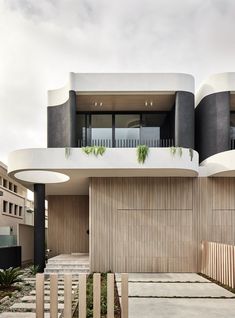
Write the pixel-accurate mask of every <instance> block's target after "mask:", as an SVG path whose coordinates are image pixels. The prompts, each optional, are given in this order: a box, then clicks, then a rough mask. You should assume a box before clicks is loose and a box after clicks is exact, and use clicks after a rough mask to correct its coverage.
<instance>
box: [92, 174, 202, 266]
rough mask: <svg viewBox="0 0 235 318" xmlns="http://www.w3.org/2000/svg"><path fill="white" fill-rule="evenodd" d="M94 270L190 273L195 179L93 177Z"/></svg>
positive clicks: (192, 256)
mask: <svg viewBox="0 0 235 318" xmlns="http://www.w3.org/2000/svg"><path fill="white" fill-rule="evenodd" d="M90 195H91V198H90V201H91V210H90V215H91V229H90V233H91V251H92V254H91V259H92V266H91V267H92V268H91V269H92V270H94V271H108V270H112V271H120V272H125V271H131V272H135V271H143V272H152V271H163V272H168V271H193V270H194V269H195V264H193V263H194V262H193V260H194V259H195V257H194V255H193V253H194V249H193V248H192V245H193V242H194V241H195V240H196V239H195V238H194V237H193V235H194V232H193V231H192V228H193V200H192V197H193V178H92V179H91V191H90Z"/></svg>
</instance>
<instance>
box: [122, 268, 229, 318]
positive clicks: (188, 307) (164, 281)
mask: <svg viewBox="0 0 235 318" xmlns="http://www.w3.org/2000/svg"><path fill="white" fill-rule="evenodd" d="M116 280H117V285H118V291H119V295H120V296H121V290H120V289H121V286H120V275H118V274H116ZM190 297H191V298H190ZM234 312H235V294H233V293H231V292H229V291H228V290H226V289H224V288H222V287H220V286H218V285H216V284H214V283H211V282H210V281H209V280H207V279H205V278H203V277H201V276H200V275H197V274H189V273H187V274H181V273H177V274H173V273H166V274H165V273H158V274H139V273H138V274H134V273H133V274H132V273H131V274H129V318H143V317H144V318H172V317H174V318H188V317H190V318H194V317H195V318H196V317H197V318H198V317H200V318H225V317H226V318H232V317H235V316H234Z"/></svg>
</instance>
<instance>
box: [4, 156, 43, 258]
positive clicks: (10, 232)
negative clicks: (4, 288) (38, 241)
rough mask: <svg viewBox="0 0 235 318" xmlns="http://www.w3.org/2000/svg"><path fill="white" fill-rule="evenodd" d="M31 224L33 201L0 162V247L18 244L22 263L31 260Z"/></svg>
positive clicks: (32, 240)
mask: <svg viewBox="0 0 235 318" xmlns="http://www.w3.org/2000/svg"><path fill="white" fill-rule="evenodd" d="M46 219H47V211H46ZM46 224H47V221H46ZM33 225H34V203H33V201H32V200H29V199H28V196H27V188H26V187H24V186H23V185H22V184H21V183H20V182H17V181H16V180H15V179H12V178H11V177H9V175H8V174H7V166H6V165H5V164H4V163H2V162H0V247H10V246H15V245H20V246H21V247H22V253H21V254H22V255H21V256H22V263H23V264H24V263H29V262H32V260H33V246H34V239H33V233H34V230H33Z"/></svg>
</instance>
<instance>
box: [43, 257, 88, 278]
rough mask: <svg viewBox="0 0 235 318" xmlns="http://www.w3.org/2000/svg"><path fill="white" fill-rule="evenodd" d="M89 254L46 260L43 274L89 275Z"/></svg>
mask: <svg viewBox="0 0 235 318" xmlns="http://www.w3.org/2000/svg"><path fill="white" fill-rule="evenodd" d="M89 272H90V266H89V254H86V253H74V254H61V255H58V256H55V257H52V258H49V259H48V262H47V264H46V268H45V274H52V273H55V274H59V275H60V274H73V275H77V274H81V273H87V274H88V273H89Z"/></svg>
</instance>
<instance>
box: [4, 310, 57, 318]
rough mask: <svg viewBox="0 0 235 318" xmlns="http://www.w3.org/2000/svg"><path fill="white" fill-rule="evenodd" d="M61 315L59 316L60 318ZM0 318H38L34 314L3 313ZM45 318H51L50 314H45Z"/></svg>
mask: <svg viewBox="0 0 235 318" xmlns="http://www.w3.org/2000/svg"><path fill="white" fill-rule="evenodd" d="M60 315H61V314H58V317H60ZM0 318H36V313H34V312H17V311H15V312H3V313H1V314H0ZM44 318H50V313H45V315H44Z"/></svg>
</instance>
